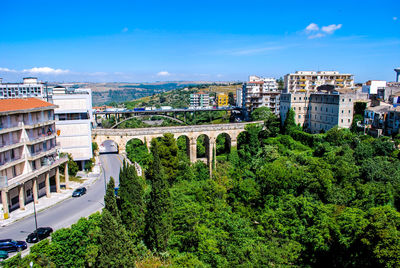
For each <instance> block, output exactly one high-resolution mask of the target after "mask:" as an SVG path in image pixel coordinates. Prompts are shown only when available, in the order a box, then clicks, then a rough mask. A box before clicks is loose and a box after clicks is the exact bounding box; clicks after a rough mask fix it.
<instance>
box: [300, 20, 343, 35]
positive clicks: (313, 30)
mask: <svg viewBox="0 0 400 268" xmlns="http://www.w3.org/2000/svg"><path fill="white" fill-rule="evenodd" d="M340 28H342V24H331V25H328V26H322V27H321V28H320V27H319V26H318V24H316V23H310V24H309V25H308V26H307V27H306V28H305V29H304V31H303V32H305V34H306V35H308V39H316V38H321V37H324V36H327V35H330V34H333V33H334V32H335V31H336V30H339V29H340Z"/></svg>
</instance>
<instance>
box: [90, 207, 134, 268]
mask: <svg viewBox="0 0 400 268" xmlns="http://www.w3.org/2000/svg"><path fill="white" fill-rule="evenodd" d="M134 266H135V251H134V245H133V244H132V241H131V239H130V238H129V236H128V234H127V233H126V230H125V228H124V227H123V226H122V225H121V223H119V222H118V221H117V220H116V219H115V217H114V216H113V215H112V214H111V213H110V212H109V211H108V210H107V209H106V210H104V211H103V213H102V217H101V222H100V234H99V239H98V257H97V262H96V267H134Z"/></svg>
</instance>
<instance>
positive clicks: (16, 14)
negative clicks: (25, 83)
mask: <svg viewBox="0 0 400 268" xmlns="http://www.w3.org/2000/svg"><path fill="white" fill-rule="evenodd" d="M0 8H1V9H0V10H1V18H0V33H1V34H0V77H3V81H4V82H13V81H20V80H21V79H22V77H24V76H37V77H39V79H42V80H48V81H96V82H106V81H110V82H112V81H127V82H145V81H174V80H180V81H181V80H212V81H228V80H241V81H242V80H246V79H247V77H248V75H250V74H256V75H261V76H266V77H280V76H283V75H284V74H286V73H289V72H294V71H296V70H338V71H340V72H345V73H353V74H354V75H355V80H356V81H357V82H365V81H366V80H369V79H380V80H388V81H393V80H394V79H395V73H394V71H393V68H394V67H398V66H400V1H398V0H390V1H389V0H381V1H371V0H364V1H358V0H357V1H355V0H347V1H342V0H337V1H334V2H332V1H313V0H309V1H306V2H305V1H290V0H287V1H251V0H249V1H217V0H214V1H208V0H203V1H192V0H186V1H151V0H146V1H144V0H143V1H118V0H114V1H102V0H97V1H89V0H86V1H84V0H80V1H75V0H68V1H63V0H58V1H41V0H35V1H30V0H29V1H28V0H26V1H19V0H2V1H1V5H0Z"/></svg>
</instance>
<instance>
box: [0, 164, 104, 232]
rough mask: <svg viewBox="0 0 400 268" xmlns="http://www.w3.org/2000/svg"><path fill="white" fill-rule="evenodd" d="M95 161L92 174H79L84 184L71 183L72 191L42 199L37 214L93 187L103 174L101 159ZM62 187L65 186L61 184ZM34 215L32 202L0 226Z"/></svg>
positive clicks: (54, 193) (15, 212)
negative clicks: (79, 190) (84, 189)
mask: <svg viewBox="0 0 400 268" xmlns="http://www.w3.org/2000/svg"><path fill="white" fill-rule="evenodd" d="M95 159H96V163H95V166H94V167H93V170H92V172H90V173H86V172H84V171H79V172H78V173H77V176H80V177H81V179H83V180H84V181H83V182H82V183H79V182H74V181H70V182H69V187H70V189H65V188H62V189H61V193H56V192H51V197H50V198H47V197H46V196H42V197H40V198H39V200H38V201H39V203H38V204H36V213H38V212H40V211H42V210H45V209H47V208H50V207H52V206H54V205H56V204H58V203H60V202H62V201H64V200H66V199H68V198H71V196H72V192H73V191H74V190H75V189H76V188H78V187H83V186H84V187H89V186H90V185H92V184H93V183H94V182H95V181H96V180H97V179H98V178H99V177H100V173H101V169H100V166H99V163H100V162H99V161H100V160H99V157H98V156H96V158H95ZM61 185H64V186H65V184H61ZM33 214H34V210H33V202H30V203H29V204H26V205H25V210H20V209H16V210H14V211H12V212H11V213H10V214H9V215H10V217H9V218H8V219H6V220H0V226H1V227H3V226H7V225H9V224H11V223H13V222H16V221H18V220H20V219H23V218H25V217H28V216H30V215H33Z"/></svg>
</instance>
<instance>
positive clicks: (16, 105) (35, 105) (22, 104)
mask: <svg viewBox="0 0 400 268" xmlns="http://www.w3.org/2000/svg"><path fill="white" fill-rule="evenodd" d="M56 107H57V106H56V105H54V104H52V103H49V102H46V101H43V100H40V99H37V98H23V99H3V100H0V113H7V112H16V111H26V110H37V109H40V108H56Z"/></svg>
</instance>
